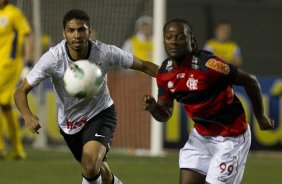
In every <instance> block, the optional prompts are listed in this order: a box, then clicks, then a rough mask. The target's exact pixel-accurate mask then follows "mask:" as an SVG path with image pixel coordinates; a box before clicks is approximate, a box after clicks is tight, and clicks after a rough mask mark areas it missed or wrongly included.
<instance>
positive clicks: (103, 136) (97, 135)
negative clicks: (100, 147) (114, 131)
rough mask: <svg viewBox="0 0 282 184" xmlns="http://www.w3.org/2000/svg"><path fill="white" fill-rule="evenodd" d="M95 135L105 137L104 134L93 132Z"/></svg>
mask: <svg viewBox="0 0 282 184" xmlns="http://www.w3.org/2000/svg"><path fill="white" fill-rule="evenodd" d="M95 137H105V136H104V135H101V134H98V133H95Z"/></svg>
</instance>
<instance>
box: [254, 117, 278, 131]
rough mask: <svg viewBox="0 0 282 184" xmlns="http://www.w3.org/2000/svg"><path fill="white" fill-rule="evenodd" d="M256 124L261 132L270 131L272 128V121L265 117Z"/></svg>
mask: <svg viewBox="0 0 282 184" xmlns="http://www.w3.org/2000/svg"><path fill="white" fill-rule="evenodd" d="M258 124H259V127H260V129H261V130H271V129H273V128H274V120H273V119H271V118H269V117H267V116H262V117H261V118H260V119H258Z"/></svg>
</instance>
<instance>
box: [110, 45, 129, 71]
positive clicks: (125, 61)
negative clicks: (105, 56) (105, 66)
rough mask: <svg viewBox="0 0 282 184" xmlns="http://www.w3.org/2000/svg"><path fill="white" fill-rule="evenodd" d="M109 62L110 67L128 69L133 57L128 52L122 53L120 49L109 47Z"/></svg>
mask: <svg viewBox="0 0 282 184" xmlns="http://www.w3.org/2000/svg"><path fill="white" fill-rule="evenodd" d="M108 47H109V51H110V61H111V63H112V65H114V66H116V67H121V68H125V69H129V68H130V67H131V65H132V63H133V55H132V54H131V53H129V52H126V51H123V50H121V49H120V48H118V47H116V46H114V45H109V46H108Z"/></svg>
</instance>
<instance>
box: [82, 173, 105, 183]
mask: <svg viewBox="0 0 282 184" xmlns="http://www.w3.org/2000/svg"><path fill="white" fill-rule="evenodd" d="M82 184H102V178H101V175H100V176H99V177H98V178H97V179H96V180H94V181H88V180H87V179H85V178H84V177H83V178H82Z"/></svg>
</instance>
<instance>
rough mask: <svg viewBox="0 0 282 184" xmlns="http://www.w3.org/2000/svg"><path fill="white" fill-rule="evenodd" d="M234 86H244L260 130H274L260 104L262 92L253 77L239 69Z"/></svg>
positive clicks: (272, 122) (270, 120) (271, 121)
mask: <svg viewBox="0 0 282 184" xmlns="http://www.w3.org/2000/svg"><path fill="white" fill-rule="evenodd" d="M235 84H236V85H242V86H244V88H245V90H246V92H247V94H248V96H249V98H250V100H251V102H252V107H253V111H254V114H255V116H256V119H257V121H258V123H259V126H260V129H261V130H270V129H273V128H274V121H273V120H272V119H270V118H269V117H268V116H266V115H265V113H264V108H263V103H262V92H261V88H260V85H259V82H258V80H257V79H256V77H255V76H254V75H250V74H248V73H246V72H244V71H242V70H241V69H238V75H237V77H236V80H235Z"/></svg>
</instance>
